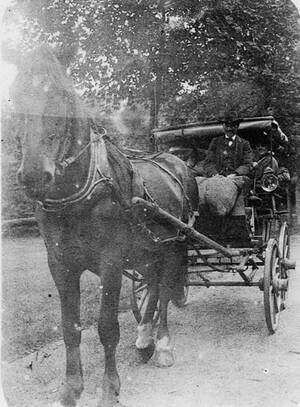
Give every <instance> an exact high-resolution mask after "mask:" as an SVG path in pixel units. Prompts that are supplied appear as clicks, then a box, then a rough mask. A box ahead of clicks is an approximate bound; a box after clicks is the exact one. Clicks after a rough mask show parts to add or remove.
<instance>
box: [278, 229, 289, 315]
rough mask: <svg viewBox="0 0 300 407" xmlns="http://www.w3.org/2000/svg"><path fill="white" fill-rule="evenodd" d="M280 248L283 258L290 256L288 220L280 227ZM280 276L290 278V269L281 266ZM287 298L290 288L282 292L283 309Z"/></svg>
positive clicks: (280, 254)
mask: <svg viewBox="0 0 300 407" xmlns="http://www.w3.org/2000/svg"><path fill="white" fill-rule="evenodd" d="M278 250H279V256H280V258H281V259H286V258H289V257H290V234H289V229H288V225H287V223H286V222H284V223H283V225H282V226H281V229H280V234H279V244H278ZM280 276H281V278H287V279H288V280H289V270H285V268H284V267H281V270H280ZM287 298H288V289H287V291H282V292H281V310H284V309H285V308H286V302H287Z"/></svg>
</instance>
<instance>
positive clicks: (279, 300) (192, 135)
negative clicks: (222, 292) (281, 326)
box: [125, 116, 295, 333]
mask: <svg viewBox="0 0 300 407" xmlns="http://www.w3.org/2000/svg"><path fill="white" fill-rule="evenodd" d="M222 134H223V127H222V124H221V123H218V122H210V123H193V124H189V125H181V126H177V127H167V128H163V129H157V130H155V131H154V132H153V141H154V143H155V147H156V150H157V151H158V152H161V151H169V152H173V153H175V154H176V153H178V152H180V153H182V152H185V153H186V152H190V153H194V156H197V155H198V157H201V155H202V158H203V157H204V154H203V153H205V151H206V150H207V148H208V146H209V143H210V142H211V140H212V138H214V137H217V136H220V135H222ZM239 135H240V136H241V137H243V138H245V139H247V140H248V141H249V142H250V144H251V147H252V149H253V150H254V152H255V153H256V154H257V150H258V155H255V158H256V159H257V161H256V162H254V165H253V171H252V176H251V179H250V180H249V181H250V185H251V187H250V190H249V191H248V194H247V196H243V197H242V205H241V199H239V204H238V205H237V204H235V205H234V206H233V209H232V210H231V212H230V213H229V214H228V215H227V216H216V213H213V212H210V210H209V208H208V207H206V208H204V209H203V208H202V212H203V211H204V213H201V209H200V208H199V209H198V211H196V212H195V213H194V214H195V222H194V225H193V228H191V227H190V226H187V225H185V224H183V223H182V222H180V221H179V220H178V219H175V218H174V217H172V216H170V214H168V213H167V212H165V211H163V210H161V208H158V207H157V206H156V205H155V204H151V203H149V202H145V201H141V200H140V199H138V200H137V202H139V203H140V204H142V205H144V206H145V207H147V208H148V209H149V210H151V211H152V212H153V213H156V215H155V216H157V217H158V218H160V217H161V218H163V219H165V220H167V221H168V222H171V223H173V224H174V226H177V228H178V230H179V231H180V234H179V239H181V238H182V234H183V235H185V236H186V237H187V239H188V260H187V261H188V264H187V265H188V267H187V268H186V286H185V295H184V296H183V297H182V299H181V300H180V301H175V305H177V306H182V305H184V304H185V303H186V301H187V295H188V288H189V286H204V287H211V286H245V287H258V288H259V289H260V290H262V291H263V296H264V307H265V316H266V323H267V327H268V329H269V331H270V333H274V332H275V331H276V329H277V327H278V321H279V314H280V311H282V310H284V309H285V307H286V298H287V291H288V282H289V270H290V269H292V268H294V267H295V265H294V264H293V263H292V262H291V261H290V260H289V254H290V235H289V226H288V225H289V219H290V217H291V213H290V204H289V193H288V188H289V175H288V171H287V169H286V168H284V167H280V166H279V164H278V160H277V151H278V150H279V151H281V150H282V149H284V148H285V144H286V142H287V138H286V136H285V135H284V133H283V132H282V130H281V129H280V127H279V125H278V123H277V122H276V121H275V120H274V118H273V117H271V116H268V117H256V118H248V119H243V120H241V123H240V127H239ZM261 146H264V147H265V148H264V151H265V154H264V156H263V157H262V156H259V149H260V148H261ZM199 152H200V153H199ZM185 158H186V159H187V158H188V157H185ZM194 164H195V163H194ZM198 168H199V163H198ZM200 168H201V162H200ZM198 171H199V170H198ZM281 174H284V176H283V179H282V177H281ZM199 175H202V174H201V170H200V173H199ZM197 179H201V178H200V177H199V178H198V177H197ZM198 185H199V183H198ZM201 193H203V191H201V190H199V194H200V195H201ZM244 202H245V204H244ZM237 206H238V209H237ZM241 211H242V212H241ZM237 213H238V214H239V215H241V213H242V215H243V216H242V219H244V224H242V228H241V227H240V228H239V229H236V219H237V218H239V219H240V218H241V216H236V214H237ZM240 226H241V225H240ZM241 229H242V233H241ZM162 244H163V242H162ZM262 268H263V272H261V271H262ZM213 272H221V273H223V276H225V278H224V281H220V280H219V279H218V280H216V279H214V280H212V279H209V278H208V275H209V273H213ZM125 273H126V272H125ZM224 273H226V274H224ZM229 274H230V275H239V276H240V277H241V279H239V280H237V279H236V278H233V279H231V280H228V278H227V276H228V275H229ZM258 276H259V277H258ZM129 277H131V278H132V279H133V292H132V309H133V312H134V315H135V317H136V319H137V321H138V322H139V321H140V320H141V315H142V313H143V309H144V308H145V304H146V303H147V299H148V292H147V284H146V283H145V281H144V279H143V277H142V276H141V275H140V274H139V273H137V272H133V274H130V273H129ZM158 317H159V315H158V313H156V315H155V318H156V319H157V318H158Z"/></svg>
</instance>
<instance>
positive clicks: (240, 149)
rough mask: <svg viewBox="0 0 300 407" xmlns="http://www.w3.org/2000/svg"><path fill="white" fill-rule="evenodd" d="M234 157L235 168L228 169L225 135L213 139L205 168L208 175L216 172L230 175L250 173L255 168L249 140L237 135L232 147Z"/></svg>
mask: <svg viewBox="0 0 300 407" xmlns="http://www.w3.org/2000/svg"><path fill="white" fill-rule="evenodd" d="M231 148H233V149H234V150H233V151H232V159H233V167H234V168H233V170H231V171H229V172H228V171H227V169H226V168H225V164H226V163H225V160H226V155H227V151H228V147H227V142H226V141H225V136H221V137H216V138H214V139H212V141H211V143H210V145H209V148H208V151H207V155H206V159H205V161H204V164H203V168H204V171H205V174H206V176H208V177H211V176H213V175H216V174H223V175H228V174H229V173H236V174H237V175H249V174H250V172H251V170H252V168H253V153H252V149H251V147H250V144H249V142H248V141H247V140H244V139H242V138H240V137H239V136H236V138H235V140H234V145H233V146H232V147H231Z"/></svg>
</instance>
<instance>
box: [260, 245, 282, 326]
mask: <svg viewBox="0 0 300 407" xmlns="http://www.w3.org/2000/svg"><path fill="white" fill-rule="evenodd" d="M276 277H280V261H279V257H278V246H277V243H276V240H275V239H270V241H269V243H268V246H267V250H266V257H265V267H264V307H265V317H266V324H267V327H268V330H269V332H270V333H271V334H273V333H274V332H275V331H276V330H277V328H278V324H279V316H280V310H281V295H280V294H278V293H276V290H275V289H274V284H273V283H274V281H275V279H276Z"/></svg>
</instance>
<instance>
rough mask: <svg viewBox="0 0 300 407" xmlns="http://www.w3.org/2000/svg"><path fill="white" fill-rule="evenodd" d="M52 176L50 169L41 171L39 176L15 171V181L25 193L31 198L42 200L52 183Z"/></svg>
mask: <svg viewBox="0 0 300 407" xmlns="http://www.w3.org/2000/svg"><path fill="white" fill-rule="evenodd" d="M53 180H54V177H53V175H52V174H51V172H50V171H43V172H42V174H40V176H39V177H36V176H35V175H33V174H31V173H28V174H27V173H24V171H22V169H19V170H18V172H17V181H18V183H19V184H20V185H21V186H22V187H23V188H24V191H25V194H26V195H27V196H28V197H29V198H31V199H38V200H43V199H44V197H45V195H46V192H47V191H48V189H49V187H50V186H51V184H52V183H53Z"/></svg>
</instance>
